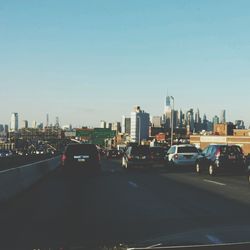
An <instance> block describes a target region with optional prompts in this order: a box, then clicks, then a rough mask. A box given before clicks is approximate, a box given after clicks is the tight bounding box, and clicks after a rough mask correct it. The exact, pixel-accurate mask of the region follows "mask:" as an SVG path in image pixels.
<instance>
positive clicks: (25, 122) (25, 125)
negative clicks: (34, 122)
mask: <svg viewBox="0 0 250 250" xmlns="http://www.w3.org/2000/svg"><path fill="white" fill-rule="evenodd" d="M28 125H29V124H28V121H27V120H23V121H22V128H28Z"/></svg>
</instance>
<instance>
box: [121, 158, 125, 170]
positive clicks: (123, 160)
mask: <svg viewBox="0 0 250 250" xmlns="http://www.w3.org/2000/svg"><path fill="white" fill-rule="evenodd" d="M122 167H123V168H125V159H124V157H122Z"/></svg>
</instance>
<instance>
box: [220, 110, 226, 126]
mask: <svg viewBox="0 0 250 250" xmlns="http://www.w3.org/2000/svg"><path fill="white" fill-rule="evenodd" d="M220 122H221V123H226V110H225V109H223V110H222V111H221V116H220Z"/></svg>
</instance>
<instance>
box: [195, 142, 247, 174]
mask: <svg viewBox="0 0 250 250" xmlns="http://www.w3.org/2000/svg"><path fill="white" fill-rule="evenodd" d="M195 166H196V172H197V173H201V172H208V174H209V175H215V174H216V173H220V172H230V171H238V172H243V171H244V170H245V166H246V158H245V156H244V154H243V151H242V149H241V147H239V146H237V145H209V146H208V147H207V148H205V149H204V150H203V151H202V153H201V154H200V155H199V156H198V158H197V161H196V164H195Z"/></svg>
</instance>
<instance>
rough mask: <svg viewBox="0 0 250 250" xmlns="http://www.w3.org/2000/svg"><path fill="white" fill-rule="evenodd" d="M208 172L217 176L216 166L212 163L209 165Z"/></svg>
mask: <svg viewBox="0 0 250 250" xmlns="http://www.w3.org/2000/svg"><path fill="white" fill-rule="evenodd" d="M208 174H209V175H210V176H215V168H214V166H213V165H212V164H210V165H209V167H208Z"/></svg>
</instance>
